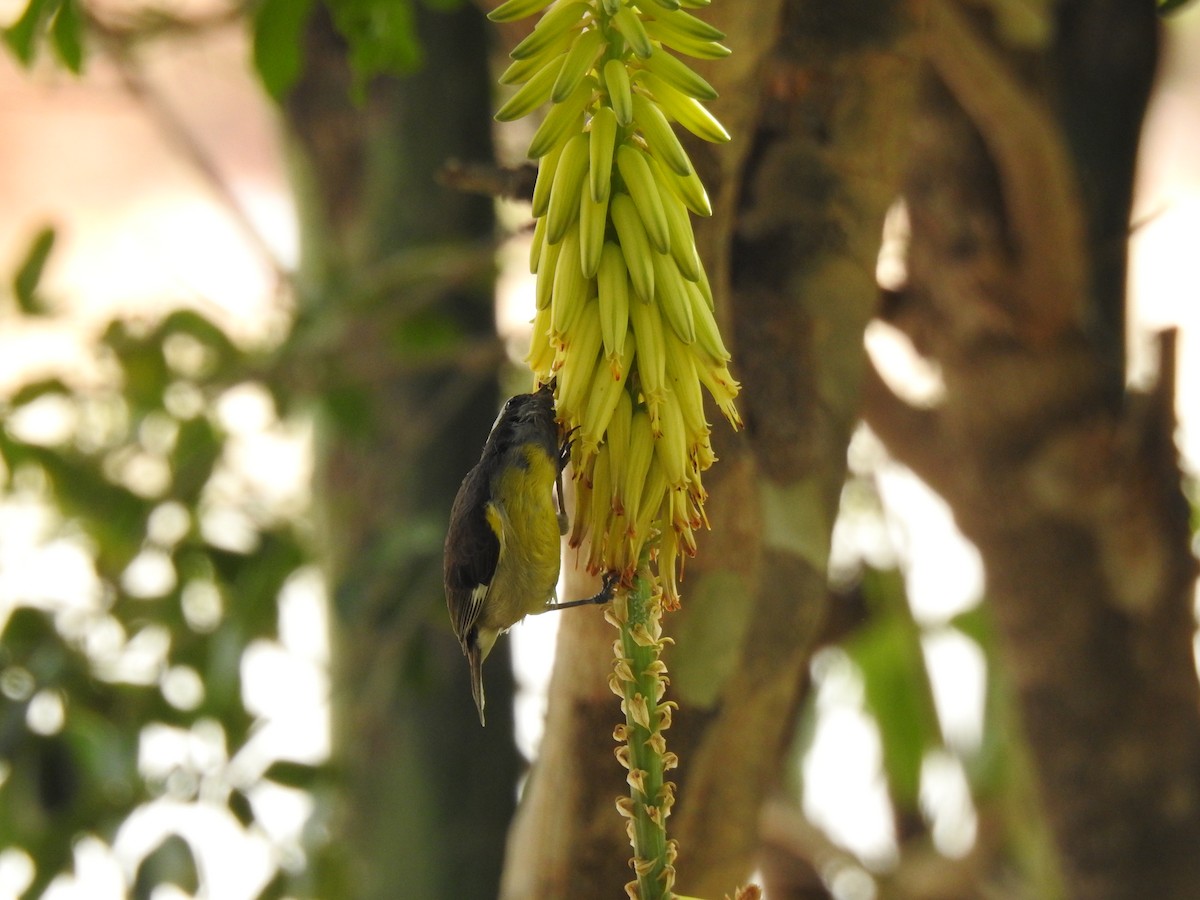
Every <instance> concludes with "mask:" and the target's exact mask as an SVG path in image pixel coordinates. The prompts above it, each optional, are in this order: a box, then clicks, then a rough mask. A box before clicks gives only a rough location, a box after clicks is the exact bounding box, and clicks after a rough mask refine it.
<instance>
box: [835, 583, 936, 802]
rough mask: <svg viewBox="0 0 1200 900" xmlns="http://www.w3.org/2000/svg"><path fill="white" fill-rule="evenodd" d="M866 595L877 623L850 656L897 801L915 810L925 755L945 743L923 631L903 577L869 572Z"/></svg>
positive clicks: (860, 635)
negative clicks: (859, 675)
mask: <svg viewBox="0 0 1200 900" xmlns="http://www.w3.org/2000/svg"><path fill="white" fill-rule="evenodd" d="M863 591H864V593H865V594H866V596H867V599H868V601H869V602H870V603H871V605H872V607H873V616H872V620H871V622H870V624H868V625H867V627H866V628H864V629H863V630H862V631H861V632H859V633H858V634H857V635H855V637H854V638H853V639H852V640H851V641H849V642H848V643H847V645H846V651H847V653H849V654H850V657H851V659H852V660H853V661H854V662H855V663H856V664H857V665H858V668H859V670H860V671H861V672H862V676H863V685H864V696H865V700H866V706H867V709H868V710H869V711H870V713H871V715H872V716H873V717H874V718H875V721H876V723H877V724H878V725H879V736H880V742H881V744H882V747H883V765H884V770H885V771H886V773H887V776H888V782H889V785H890V787H891V792H892V798H893V800H894V801H895V802H896V803H898V804H900V805H901V806H902V807H903V808H904V809H908V810H915V809H917V808H918V799H919V795H920V787H921V764H922V762H923V761H924V759H925V754H926V752H927V751H928V750H930V749H932V748H934V747H938V746H940V745H941V743H942V737H941V726H940V724H939V722H938V718H937V709H936V707H935V706H934V703H933V692H932V689H931V687H930V684H929V674H928V672H927V671H926V668H925V656H924V653H923V652H922V650H921V640H920V631H919V629H918V626H917V624H916V623H915V622H914V621H913V619H912V615H911V612H910V611H909V608H908V599H907V596H906V594H905V590H904V580H903V578H902V576H901V575H900V573H899V572H895V571H891V572H876V571H869V572H867V573H866V575H865V576H864V583H863Z"/></svg>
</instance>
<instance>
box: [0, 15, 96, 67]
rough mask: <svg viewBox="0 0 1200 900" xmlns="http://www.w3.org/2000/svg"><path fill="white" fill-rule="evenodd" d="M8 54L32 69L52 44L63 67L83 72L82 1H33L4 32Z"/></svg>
mask: <svg viewBox="0 0 1200 900" xmlns="http://www.w3.org/2000/svg"><path fill="white" fill-rule="evenodd" d="M4 40H5V43H7V44H8V48H9V50H11V51H12V54H13V55H14V56H15V57H16V58H17V60H18V61H19V62H20V63H21V65H23V66H26V67H28V66H31V65H33V62H34V60H36V59H37V53H38V49H39V47H40V46H41V44H42V43H43V41H44V42H46V43H49V45H50V47H51V49H52V50H53V51H54V55H55V57H56V58H57V59H58V61H59V62H60V63H62V65H63V66H65V67H66V68H67V69H69V70H70V71H72V72H74V73H76V74H78V73H79V72H80V71H82V69H83V16H82V12H81V10H80V5H79V0H30V2H29V5H28V6H26V7H25V11H24V12H23V13H21V16H20V18H18V19H17V20H16V21H15V22H14V23H13V24H12V25H10V26H9V27H8V28H6V29H5V30H4Z"/></svg>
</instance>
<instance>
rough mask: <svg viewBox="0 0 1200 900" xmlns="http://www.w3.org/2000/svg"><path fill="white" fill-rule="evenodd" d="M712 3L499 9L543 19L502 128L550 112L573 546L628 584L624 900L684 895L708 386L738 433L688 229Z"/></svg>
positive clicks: (537, 198) (546, 378) (560, 371)
mask: <svg viewBox="0 0 1200 900" xmlns="http://www.w3.org/2000/svg"><path fill="white" fill-rule="evenodd" d="M709 2H710V0H554V2H551V0H507V2H504V3H502V4H501V5H500V6H498V7H497V8H496V9H494V10H493V11H492V12H491V13H490V18H491V19H493V20H494V21H511V20H515V19H519V18H523V17H525V16H528V15H532V14H534V13H538V12H541V13H542V16H541V19H540V20H539V21H538V23H537V25H536V26H535V27H534V29H533V31H532V32H531V33H530V34H529V35H528V36H527V37H526V38H525V39H524V40H522V41H521V42H520V43H519V44H518V45H517V46H516V47H515V48H514V49H513V51H512V53H511V57H512V59H513V62H512V65H510V66H509V67H508V69H507V70H506V71H505V72H504V74H503V75H502V76H501V78H500V81H501V83H503V84H507V85H516V86H519V87H517V89H516V91H515V92H514V93H513V94H512V96H511V97H509V99H508V100H507V101H506V102H505V103H504V104H503V106H501V108H500V110H499V112H497V114H496V118H498V119H500V120H502V121H507V120H510V119H516V118H519V117H521V116H524V115H527V114H529V113H531V112H533V111H534V110H536V109H538V108H540V107H542V106H544V105H545V104H547V103H549V104H550V108H549V110H548V111H547V112H546V114H545V116H544V118H543V119H542V122H541V124H540V125H539V126H538V128H537V130H536V131H535V133H534V135H533V138H532V140H531V142H530V146H529V157H530V158H531V159H536V160H537V161H538V176H537V182H536V185H535V188H534V192H533V215H534V216H535V219H536V222H535V227H534V233H533V243H532V247H531V250H530V260H529V264H530V271H531V272H532V273H535V274H536V275H537V288H536V292H535V297H536V307H537V312H536V314H535V316H534V320H533V338H532V342H531V347H530V350H529V356H528V362H529V365H530V368H531V369H532V370H533V374H534V377H535V380H536V382H537V383H538V384H551V383H552V384H554V386H555V387H554V390H555V406H556V409H557V414H558V419H559V423H560V426H561V428H562V430H563V432H564V433H569V434H572V435H573V441H572V445H571V463H572V468H573V473H574V478H575V480H576V492H575V493H576V508H575V513H574V517H573V518H574V522H573V527H572V531H571V534H570V538H569V543H570V546H572V547H574V548H577V549H579V548H582V547H584V546H586V547H587V548H588V549H587V557H586V565H587V568H588V570H589V571H591V572H593V573H595V574H604V575H606V576H612V575H616V576H619V582H620V589H619V590H618V591H617V593H616V597H615V599H614V601H613V604H612V607H611V608H610V609H609V610H608V611H607V613H606V614H607V616H608V618H609V620H610V621H611V622H612V623H613V624H614V625H615V626H616V627H617V628H618V629H619V631H620V634H621V636H620V638H619V640H618V641H617V642H616V644H615V647H616V663H615V668H614V673H613V679H612V685H613V689H614V691H616V692H617V693H618V695H619V696H621V698H622V704H621V705H622V709H623V711H624V713H625V716H626V724H625V725H622V726H619V727H618V728H617V731H616V738H617V740H619V741H621V742H622V746H621V747H619V748H618V751H617V755H618V758H619V759H620V760H621V762H622V763H623V764H624V765H625V766H626V768H627V769H628V770H629V776H628V780H629V785H630V796H629V797H627V798H622V799H621V801H619V803H618V807H619V808H620V810H621V812H622V814H624V815H626V816H628V817H629V819H630V824H629V831H630V840H631V842H632V843H633V846H634V868H635V871H636V874H637V878H636V880H635V881H634V882H632V883H631V884H630V885H628V886H627V890H628V891H629V892H630V895H631V896H635V897H641V898H642V900H650V898H659V897H669V896H671V895H672V894H671V888H672V885H673V883H674V866H673V862H674V857H675V847H674V843H673V842H671V841H669V840H668V839H667V837H666V827H665V823H666V818H667V816H668V815H669V813H670V810H671V805H672V803H673V802H674V786H673V785H672V784H671V783H669V782H666V781H664V779H663V773H664V772H665V771H667V770H668V769H670V768H671V767H672V766H674V765H675V762H676V760H675V757H674V754H671V753H669V752H667V750H666V741H665V738H664V737H663V732H664V731H665V730H666V728H667V727H668V726H669V725H670V721H671V704H670V703H669V702H664V701H663V695H664V692H665V690H666V684H667V679H666V677H665V666H664V664H663V662H662V660H661V659H660V658H659V653H660V650H661V648H662V645H663V641H664V639H663V638H662V635H661V625H660V623H661V615H662V612H663V610H664V609H673V608H675V607H677V606H678V605H679V600H680V596H679V587H678V583H679V580H680V579H681V576H682V568H683V561H684V559H685V558H686V557H687V556H694V555H695V553H696V539H695V532H696V531H697V530H698V529H700V528H702V527H705V526H707V519H706V517H705V513H704V502H705V499H706V496H707V495H706V493H705V490H704V486H703V483H702V481H701V473H703V472H704V471H705V470H706V469H708V468H709V466H711V465H712V464H713V462H715V461H716V457H715V455H714V454H713V448H712V444H711V443H710V440H709V435H710V432H711V428H710V426H709V423H708V422H707V421H706V418H705V412H704V397H703V394H704V391H707V392H708V393H709V394H710V395H711V397H712V398H713V400H714V401H715V402H716V404H717V407H718V408H719V409H720V410H721V412H722V414H723V415H724V416H725V418H726V419H727V420H728V421H729V422H730V424H731V425H732V426H733V427H734V428H738V427H740V426H741V419H740V418H739V416H738V412H737V408H736V406H735V405H734V398H735V397H736V396H737V394H738V391H739V385H738V383H737V382H736V381H735V380H734V378H733V376H732V375H731V374H730V372H729V360H730V354H729V352H728V351H727V350H726V348H725V344H724V342H723V341H722V339H721V334H720V331H719V330H718V328H717V323H716V319H715V317H714V303H713V293H712V289H711V287H710V285H709V281H708V277H707V275H706V274H705V271H704V266H703V264H702V262H701V260H700V257H699V255H698V253H697V251H696V239H695V236H694V234H693V232H692V218H691V217H692V216H693V215H698V216H709V215H712V206H711V204H710V203H709V199H708V194H707V192H706V191H705V189H704V185H703V184H702V183H701V181H700V179H699V177H697V175H696V171H695V168H694V167H693V166H692V163H691V160H690V159H689V158H688V155H687V152H686V150H685V149H684V147H683V144H682V143H681V142H680V140H679V137H678V135H677V134H676V132H675V130H674V126H675V125H679V126H682V127H683V128H684V129H686V130H687V131H689V132H691V133H692V134H694V135H696V136H697V137H699V138H701V139H703V140H707V141H714V142H721V141H727V140H729V134H728V133H727V132H726V131H725V129H724V127H723V126H722V125H721V123H720V122H718V121H717V119H716V118H714V117H713V115H712V114H711V113H710V112H709V111H708V109H707V108H706V107H705V105H704V104H705V103H706V102H707V101H709V100H712V99H714V98H715V97H716V96H717V93H716V91H715V90H713V88H712V85H710V84H709V83H708V82H707V81H706V80H705V79H704V78H702V77H701V76H700V75H699V74H698V73H697V72H696V71H694V70H693V69H692V68H691V67H690V66H689V65H687V64H686V63H685V62H684V61H683V60H682V59H680V57H679V56H678V55H676V54H681V55H683V56H688V57H692V58H698V59H719V58H721V57H724V56H726V55H728V54H729V49H728V48H727V47H725V46H724V45H723V44H721V43H720V41H721V40H722V39H723V37H724V35H723V34H722V33H721V32H720V31H719V30H718V29H716V28H714V27H713V26H711V25H709V24H708V23H706V22H704V21H703V20H701V19H699V18H697V17H696V16H694V15H692V14H691V13H690V12H688V9H694V8H699V7H704V6H707V5H708V3H709Z"/></svg>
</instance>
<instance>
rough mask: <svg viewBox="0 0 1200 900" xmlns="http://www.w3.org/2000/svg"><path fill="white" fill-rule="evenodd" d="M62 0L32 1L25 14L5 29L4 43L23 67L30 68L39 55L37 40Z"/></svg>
mask: <svg viewBox="0 0 1200 900" xmlns="http://www.w3.org/2000/svg"><path fill="white" fill-rule="evenodd" d="M59 2H60V0H30V2H29V5H28V6H26V7H25V12H23V13H21V17H20V18H19V19H17V21H15V22H14V23H13V24H12V25H10V26H8V28H6V29H4V42H5V43H6V44H8V49H9V50H11V51H12V54H13V56H15V57H16V58H17V61H18V62H20V63H21V65H23V66H25V67H26V68H28V67H29V66H30V65H32V64H33V60H34V57H35V56H36V55H37V40H38V36H39V35H40V34H41V32H42V30H43V28H44V26H45V23H46V22H47V21H49V19H50V17H51V16H52V15H54V12H55V10H57V9H58V5H59Z"/></svg>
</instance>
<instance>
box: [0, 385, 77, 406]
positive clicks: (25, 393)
mask: <svg viewBox="0 0 1200 900" xmlns="http://www.w3.org/2000/svg"><path fill="white" fill-rule="evenodd" d="M48 394H61V395H63V396H68V397H69V396H71V389H70V388H68V387H67V386H66V384H65V383H64V382H63V381H62V379H60V378H43V379H39V380H38V381H31V382H29V383H28V384H23V385H21V387H20V388H19V389H18V390H17V392H16V393H15V394H13V395H12V397H11V399H10V400H9V403H10V404H11V405H12V407H13V409H18V408H20V407H22V406H25V405H26V404H28V403H32V402H33V401H34V400H37V399H39V398H41V397H45V396H47V395H48Z"/></svg>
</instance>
